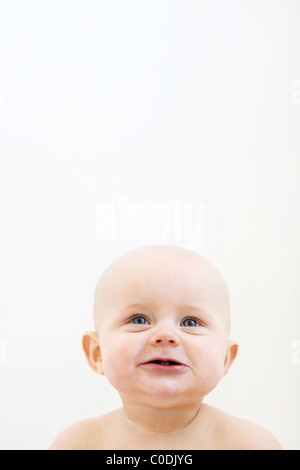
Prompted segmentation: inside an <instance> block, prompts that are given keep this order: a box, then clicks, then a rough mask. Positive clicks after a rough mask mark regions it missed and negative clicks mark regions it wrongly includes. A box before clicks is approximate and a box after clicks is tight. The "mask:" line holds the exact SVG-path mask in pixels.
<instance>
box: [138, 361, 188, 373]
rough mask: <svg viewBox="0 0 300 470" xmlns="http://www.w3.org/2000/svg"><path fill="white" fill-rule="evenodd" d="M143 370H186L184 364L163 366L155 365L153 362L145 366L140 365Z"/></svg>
mask: <svg viewBox="0 0 300 470" xmlns="http://www.w3.org/2000/svg"><path fill="white" fill-rule="evenodd" d="M141 365H142V367H143V368H145V369H147V370H149V371H153V372H176V373H178V372H184V371H185V370H186V368H187V367H186V366H185V365H184V364H174V365H164V364H156V363H154V362H147V363H145V364H141Z"/></svg>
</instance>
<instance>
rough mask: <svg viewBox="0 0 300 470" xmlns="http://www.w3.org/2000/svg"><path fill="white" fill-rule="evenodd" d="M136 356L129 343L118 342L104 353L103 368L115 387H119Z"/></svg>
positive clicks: (124, 380)
mask: <svg viewBox="0 0 300 470" xmlns="http://www.w3.org/2000/svg"><path fill="white" fill-rule="evenodd" d="M133 364H134V358H133V355H132V351H131V350H130V348H129V345H128V344H122V343H121V344H120V343H119V344H117V345H114V347H112V348H111V349H109V350H106V351H105V353H104V354H103V370H104V374H105V375H106V377H107V379H108V380H109V382H110V383H111V384H112V386H113V387H115V388H117V389H119V388H120V386H121V387H122V385H123V384H124V383H126V381H127V382H128V374H129V373H130V371H131V369H132V368H133Z"/></svg>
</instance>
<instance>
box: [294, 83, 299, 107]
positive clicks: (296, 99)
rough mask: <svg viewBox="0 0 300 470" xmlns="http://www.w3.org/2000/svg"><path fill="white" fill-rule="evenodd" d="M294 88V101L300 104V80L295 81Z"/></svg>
mask: <svg viewBox="0 0 300 470" xmlns="http://www.w3.org/2000/svg"><path fill="white" fill-rule="evenodd" d="M292 90H293V92H292V103H293V104H300V80H294V81H293V83H292Z"/></svg>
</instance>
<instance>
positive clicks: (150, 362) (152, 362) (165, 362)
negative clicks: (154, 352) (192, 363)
mask: <svg viewBox="0 0 300 470" xmlns="http://www.w3.org/2000/svg"><path fill="white" fill-rule="evenodd" d="M146 364H161V365H162V366H181V365H183V364H181V363H180V362H176V361H161V360H159V359H157V360H154V361H149V362H146Z"/></svg>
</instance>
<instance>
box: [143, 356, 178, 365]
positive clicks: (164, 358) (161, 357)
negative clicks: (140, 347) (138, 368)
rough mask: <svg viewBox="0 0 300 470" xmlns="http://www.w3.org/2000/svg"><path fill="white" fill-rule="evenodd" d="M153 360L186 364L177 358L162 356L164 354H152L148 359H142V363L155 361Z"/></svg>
mask: <svg viewBox="0 0 300 470" xmlns="http://www.w3.org/2000/svg"><path fill="white" fill-rule="evenodd" d="M155 361H161V362H174V363H176V364H178V365H186V364H184V363H183V362H182V361H180V360H179V359H176V358H174V357H164V356H154V357H151V358H150V359H147V360H146V361H143V362H142V364H149V362H155Z"/></svg>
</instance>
